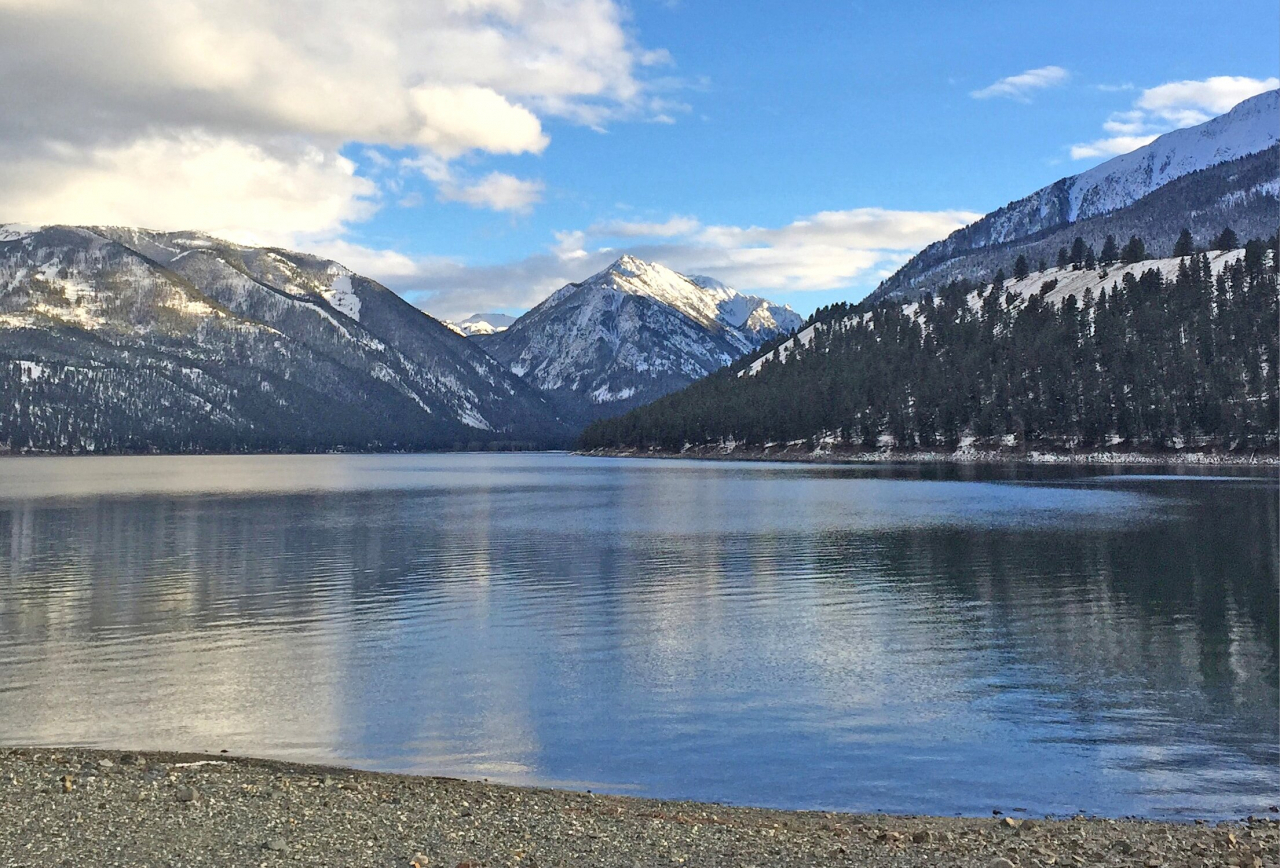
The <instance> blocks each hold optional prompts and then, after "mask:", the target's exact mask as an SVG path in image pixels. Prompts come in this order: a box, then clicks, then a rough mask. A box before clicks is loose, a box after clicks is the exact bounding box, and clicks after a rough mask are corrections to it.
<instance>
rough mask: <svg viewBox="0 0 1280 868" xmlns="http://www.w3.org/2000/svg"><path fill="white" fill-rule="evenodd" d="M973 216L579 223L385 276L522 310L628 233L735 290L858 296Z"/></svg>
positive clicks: (590, 267) (448, 312) (846, 214)
mask: <svg viewBox="0 0 1280 868" xmlns="http://www.w3.org/2000/svg"><path fill="white" fill-rule="evenodd" d="M980 216H981V215H980V214H976V213H973V212H969V211H889V210H886V209H881V208H858V209H853V210H849V211H824V212H821V213H818V214H815V215H812V216H810V217H806V218H804V219H802V220H796V221H793V222H791V223H788V224H786V225H784V226H779V227H761V226H747V227H740V226H725V225H713V226H704V225H703V224H701V223H700V222H699V221H697V220H695V219H694V218H692V217H673V218H671V219H669V220H666V221H663V222H653V223H635V222H625V221H612V222H602V223H598V224H596V225H594V226H592V227H590V228H589V229H587V230H585V231H584V230H573V231H566V232H560V233H557V234H556V241H555V244H554V245H552V247H551V248H550V250H549V251H548V252H546V253H540V254H537V255H534V256H530V257H527V258H525V259H522V260H519V261H517V262H512V263H508V264H504V265H496V266H484V267H467V266H466V265H465V264H463V263H460V262H455V261H442V260H433V261H430V262H424V263H421V264H420V267H419V268H418V270H417V271H416V273H415V274H413V275H403V274H401V275H389V276H386V281H385V282H387V283H388V285H390V286H393V287H394V288H396V289H398V290H399V291H401V292H403V293H405V294H406V295H407V296H409V297H410V298H412V299H414V300H415V301H416V302H417V303H419V304H420V305H421V306H422V307H423V308H425V309H426V310H427V311H429V312H430V313H432V314H433V315H436V316H441V317H445V318H449V319H456V318H459V317H464V316H467V315H468V314H472V313H475V312H476V311H483V310H494V309H508V310H510V309H522V308H528V307H531V306H533V305H535V304H537V303H538V302H539V301H541V300H542V299H544V298H546V297H547V296H548V295H550V294H551V293H552V292H554V291H555V290H557V289H559V288H560V287H561V286H563V285H564V284H566V283H569V282H572V281H578V280H582V279H584V278H586V277H588V276H590V275H591V274H593V273H594V272H596V271H598V270H600V269H601V268H604V267H605V266H607V265H608V264H609V263H610V262H612V261H613V260H614V259H616V258H617V257H618V256H619V255H620V254H621V253H622V252H623V249H621V248H617V247H614V246H611V245H609V244H603V245H602V244H601V243H600V242H601V241H606V242H607V241H608V240H609V239H615V238H619V237H628V238H632V239H635V240H634V241H633V243H631V244H628V245H627V247H626V248H625V251H626V252H629V253H632V254H634V255H636V256H640V257H642V258H644V259H651V260H655V261H658V262H662V263H663V264H665V265H667V266H670V267H671V268H674V269H676V270H677V271H681V272H684V273H686V274H709V275H712V276H714V277H716V278H719V279H721V280H723V281H724V282H725V283H728V284H730V285H732V286H735V287H737V288H738V289H742V290H749V291H756V292H762V293H765V294H768V293H770V292H794V291H805V290H828V289H849V290H850V291H851V294H852V295H853V296H855V297H856V295H857V293H858V290H861V291H863V292H865V291H869V290H870V289H872V288H873V286H874V284H875V283H876V282H878V281H879V280H880V279H881V278H882V277H883V276H884V275H885V273H887V272H891V271H892V270H893V269H895V268H896V267H897V266H898V265H900V264H901V263H902V262H904V261H906V260H907V259H908V258H909V257H910V256H911V255H912V254H913V253H915V252H916V251H917V250H919V249H920V248H922V247H924V246H925V245H927V244H929V243H930V242H933V241H936V240H938V239H939V238H942V237H945V236H946V235H948V234H949V233H951V232H952V231H954V230H956V229H958V228H960V227H961V226H964V225H965V224H967V223H970V222H972V221H974V220H976V219H978V218H979V217H980Z"/></svg>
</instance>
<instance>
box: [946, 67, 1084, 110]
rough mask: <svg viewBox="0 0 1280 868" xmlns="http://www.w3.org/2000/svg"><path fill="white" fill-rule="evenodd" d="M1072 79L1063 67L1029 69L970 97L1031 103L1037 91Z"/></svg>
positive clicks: (975, 92) (977, 91)
mask: <svg viewBox="0 0 1280 868" xmlns="http://www.w3.org/2000/svg"><path fill="white" fill-rule="evenodd" d="M1070 77H1071V74H1070V73H1069V72H1067V71H1066V70H1065V69H1063V68H1062V67H1061V66H1042V67H1040V68H1039V69H1028V70H1027V71H1026V72H1020V73H1018V74H1017V75H1011V76H1009V77H1007V78H1002V79H1000V80H999V81H997V82H995V83H994V84H989V85H987V86H986V87H984V88H982V89H981V90H975V91H970V92H969V96H971V97H973V98H974V99H991V98H992V97H1005V98H1007V99H1016V100H1018V101H1020V102H1029V101H1030V99H1031V94H1032V93H1034V92H1035V91H1037V90H1044V89H1045V88H1047V87H1055V86H1057V85H1060V84H1066V82H1067V79H1069V78H1070Z"/></svg>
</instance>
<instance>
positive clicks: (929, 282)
mask: <svg viewBox="0 0 1280 868" xmlns="http://www.w3.org/2000/svg"><path fill="white" fill-rule="evenodd" d="M1278 138H1280V91H1274V90H1273V91H1268V92H1266V93H1263V94H1259V95H1258V96H1255V97H1252V98H1250V99H1247V100H1245V101H1244V102H1242V103H1240V104H1239V105H1237V106H1236V107H1235V108H1233V109H1232V110H1231V111H1229V112H1227V113H1226V114H1224V115H1221V116H1219V117H1216V118H1213V119H1212V120H1209V121H1207V122H1205V123H1203V124H1200V125H1199V126H1194V127H1189V128H1187V129H1181V130H1175V131H1173V132H1171V133H1166V134H1165V135H1163V136H1160V137H1159V138H1157V139H1156V140H1155V141H1153V142H1151V143H1150V144H1148V145H1146V146H1145V147H1142V148H1138V149H1137V150H1135V151H1132V152H1130V153H1128V154H1123V155H1121V156H1118V157H1115V158H1114V159H1111V160H1108V161H1106V162H1104V163H1102V164H1100V165H1098V166H1095V167H1094V168H1092V169H1089V170H1088V171H1086V172H1082V173H1081V174H1079V175H1073V176H1071V177H1068V178H1063V179H1061V180H1059V181H1056V182H1054V183H1053V184H1050V185H1049V186H1047V187H1044V188H1042V189H1040V190H1037V191H1036V192H1034V193H1032V194H1031V195H1030V196H1027V197H1025V198H1023V199H1019V200H1018V201H1016V202H1011V203H1009V204H1008V205H1006V206H1004V207H1003V208H1000V209H998V210H996V211H993V212H992V213H990V214H988V215H986V216H985V217H983V218H982V219H980V220H978V221H976V222H974V223H971V224H970V225H968V226H966V227H964V228H963V229H958V230H956V231H955V232H953V233H952V234H951V235H949V236H948V237H947V238H945V239H943V240H942V241H938V242H936V243H934V244H931V245H929V246H928V247H926V248H925V249H924V250H922V251H921V252H920V253H919V254H917V255H916V256H914V257H912V258H911V259H910V260H909V261H908V262H907V263H906V264H905V265H903V266H902V268H900V269H899V270H898V271H897V272H896V273H895V274H894V275H893V276H892V277H890V278H888V279H887V280H885V281H884V282H883V283H882V284H881V285H880V286H879V287H878V288H877V289H876V291H875V292H873V293H872V294H871V296H869V301H872V302H876V301H880V300H883V299H886V298H891V297H894V296H904V297H911V296H914V295H918V294H919V293H921V292H924V291H929V290H936V289H937V288H938V287H940V286H943V285H945V284H946V283H948V282H950V281H952V280H957V279H962V278H963V279H969V280H990V279H991V277H992V275H994V273H995V270H996V269H997V268H999V267H1001V266H1006V267H1007V265H1008V264H1009V263H1011V262H1013V260H1014V259H1015V258H1016V257H1017V256H1018V255H1019V254H1020V253H1021V254H1023V255H1025V256H1027V258H1028V260H1029V261H1030V262H1032V263H1036V262H1038V261H1040V260H1044V261H1046V262H1049V263H1052V262H1053V261H1054V256H1055V254H1056V252H1057V249H1058V248H1059V247H1060V246H1063V245H1064V244H1066V245H1070V243H1071V241H1072V239H1074V238H1075V237H1076V236H1077V235H1080V236H1082V237H1084V239H1085V241H1086V242H1089V243H1091V244H1093V245H1095V247H1097V248H1101V246H1102V242H1103V239H1104V238H1105V236H1106V235H1107V234H1114V235H1116V236H1117V237H1119V238H1120V239H1121V240H1122V241H1123V240H1124V239H1125V238H1128V237H1129V235H1134V234H1136V235H1140V236H1143V237H1145V238H1146V239H1147V243H1148V245H1149V246H1150V250H1151V252H1153V253H1156V254H1159V255H1166V254H1168V253H1170V252H1171V251H1172V245H1173V240H1174V239H1176V238H1177V236H1178V232H1179V231H1180V229H1181V228H1183V227H1186V228H1189V229H1190V230H1191V232H1192V235H1193V236H1194V238H1195V240H1196V241H1197V242H1199V243H1201V244H1207V243H1208V242H1209V241H1210V240H1212V239H1213V238H1214V237H1216V235H1217V234H1218V232H1220V231H1221V230H1222V228H1223V227H1224V226H1228V225H1230V226H1232V227H1233V228H1234V229H1235V230H1236V232H1237V233H1238V234H1239V235H1240V237H1242V238H1250V237H1261V236H1265V235H1270V234H1271V233H1273V232H1274V231H1275V229H1276V225H1277V220H1280V199H1278V198H1277V197H1278V196H1280V181H1278V180H1277V176H1280V147H1278V146H1277V140H1278Z"/></svg>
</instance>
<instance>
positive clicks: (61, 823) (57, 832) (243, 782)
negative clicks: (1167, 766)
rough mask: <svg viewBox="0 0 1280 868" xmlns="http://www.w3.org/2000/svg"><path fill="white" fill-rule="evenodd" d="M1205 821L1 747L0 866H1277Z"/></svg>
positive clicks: (1262, 835)
mask: <svg viewBox="0 0 1280 868" xmlns="http://www.w3.org/2000/svg"><path fill="white" fill-rule="evenodd" d="M1277 817H1280V814H1270V815H1268V816H1267V817H1265V818H1251V819H1250V820H1248V821H1245V822H1241V823H1222V824H1218V825H1207V824H1199V823H1196V824H1192V823H1186V824H1181V823H1156V822H1145V821H1131V820H1124V821H1117V820H1100V819H1083V818H1073V819H1067V820H1039V819H1015V818H1012V817H989V818H979V819H972V818H970V819H960V818H955V819H952V818H937V817H893V816H880V815H865V816H855V815H850V814H834V813H819V812H797V811H773V810H762V809H756V808H730V807H725V806H723V805H709V804H696V803H692V802H664V801H654V800H650V799H637V798H624V797H617V796H601V795H592V794H590V793H579V792H566V791H558V790H543V789H528V788H520V787H509V786H499V785H495V784H488V783H482V782H475V781H461V780H453V779H446V778H428V777H410V776H404V775H390V774H376V773H369V772H361V771H354V770H351V769H338V768H327V767H321V766H306V765H297V764H293V763H283V762H274V761H268V760H254V759H238V758H230V757H226V756H206V755H187V754H159V753H156V754H129V753H121V752H118V751H92V750H83V749H66V750H52V749H8V750H0V866H33V868H34V866H54V865H77V866H79V865H91V866H94V868H105V866H130V868H150V866H176V865H182V866H192V865H210V866H215V865H216V866H285V865H315V866H344V868H345V866H353V868H356V866H372V868H392V866H398V868H413V866H416V868H428V866H430V868H437V866H444V868H461V866H467V868H482V866H483V868H497V866H524V868H533V866H541V868H547V866H619V868H621V866H626V868H636V866H642V868H644V866H674V865H682V866H715V868H727V866H811V865H834V866H854V865H856V866H870V868H881V866H925V865H930V866H932V865H947V866H957V868H1030V866H1050V865H1054V866H1058V865H1067V866H1082V865H1114V866H1119V865H1126V866H1144V868H1147V866H1149V868H1156V866H1204V868H1208V866H1229V865H1238V866H1255V868H1259V866H1276V865H1277V864H1280V863H1278V860H1277V853H1278V852H1280V821H1278V820H1277V819H1276V818H1277Z"/></svg>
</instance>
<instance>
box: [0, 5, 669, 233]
mask: <svg viewBox="0 0 1280 868" xmlns="http://www.w3.org/2000/svg"><path fill="white" fill-rule="evenodd" d="M625 16H626V12H625V10H624V9H623V7H622V6H621V4H620V3H618V2H615V0H365V2H362V3H361V4H359V9H358V10H355V7H353V6H352V5H351V4H350V3H349V2H347V0H312V2H308V3H306V4H305V9H303V8H301V7H299V6H297V4H293V3H262V2H258V0H184V2H173V0H113V2H111V3H102V2H99V0H47V2H37V0H0V80H2V81H3V82H4V87H3V88H0V166H2V167H3V169H2V170H0V203H3V206H2V207H3V208H4V215H3V219H12V220H25V221H29V222H32V221H35V220H54V221H57V222H67V223H79V222H90V221H95V220H99V219H101V217H102V216H103V215H117V216H116V217H114V218H113V219H116V220H120V221H124V220H127V221H129V222H136V223H140V224H144V225H149V226H153V227H156V228H197V229H207V230H214V231H220V232H223V233H224V234H227V235H232V236H236V237H247V236H264V235H269V234H274V235H279V234H281V233H285V232H289V231H294V232H296V233H298V234H301V235H307V234H313V233H315V232H323V231H328V232H329V233H331V234H335V233H340V232H341V231H342V227H343V225H344V223H345V222H347V221H350V220H354V219H360V218H361V217H362V216H367V215H368V213H369V211H370V209H371V208H372V207H373V206H374V205H375V204H376V199H375V197H374V196H372V192H373V191H372V190H371V189H370V188H369V185H368V183H367V182H363V181H360V180H359V179H358V178H354V177H353V174H352V170H351V166H350V164H349V163H348V162H347V161H345V160H343V158H342V157H340V156H339V150H340V148H342V147H343V146H344V145H345V144H348V143H362V144H363V145H365V146H367V149H368V152H369V153H378V150H377V146H387V147H391V148H411V149H416V150H418V151H419V152H420V153H421V154H422V155H424V156H430V157H432V158H434V159H438V160H444V161H448V160H454V159H456V158H457V157H459V156H460V155H462V154H465V153H472V154H481V155H482V154H520V153H538V152H541V151H542V150H543V149H545V148H546V147H547V144H548V136H547V134H546V132H545V130H544V129H543V119H544V118H546V117H549V116H561V117H565V118H568V119H570V120H574V121H578V122H589V123H592V124H594V125H597V126H598V125H600V124H603V123H606V122H608V121H609V120H612V119H614V118H619V117H630V116H647V115H656V114H659V113H660V111H659V110H658V108H657V107H658V105H659V100H658V99H657V98H656V97H655V96H654V94H653V93H651V92H650V91H649V89H648V88H647V87H646V85H645V84H644V83H642V82H641V81H640V80H639V79H638V77H637V75H638V74H639V73H638V71H639V70H640V69H642V68H644V67H646V66H652V65H655V64H661V63H663V62H665V61H666V60H667V59H668V58H667V57H666V55H665V54H664V53H663V52H662V51H661V50H657V51H650V50H645V49H643V48H641V47H640V46H638V45H636V44H635V42H634V40H633V39H632V38H631V37H630V36H629V35H628V32H627V27H626V21H625ZM134 158H136V159H139V160H141V161H142V162H141V163H139V164H136V165H135V164H133V163H131V162H130V160H131V159H134ZM219 161H221V168H222V169H223V170H225V171H223V172H221V173H220V174H218V175H216V176H214V177H215V178H216V181H211V180H210V179H209V178H208V177H206V176H204V175H203V174H202V173H201V172H198V171H195V170H194V168H193V167H196V166H203V167H205V168H210V167H212V166H213V165H214V163H217V162H219ZM188 162H190V165H186V164H187V163H188ZM374 162H375V163H376V162H377V160H374ZM143 166H146V167H148V169H147V170H145V171H144V169H143V168H142V167H143ZM237 168H240V169H245V170H247V171H248V172H249V175H248V176H247V178H246V180H245V182H244V183H242V182H241V181H239V180H237V179H236V178H235V177H233V175H232V174H231V171H232V170H233V169H237ZM153 173H154V174H153ZM156 177H160V178H163V179H164V181H165V183H166V184H168V185H169V186H168V188H167V189H164V190H161V189H159V188H160V187H161V186H163V185H162V184H160V183H157V182H156V181H155V178H156ZM506 177H508V176H501V177H498V178H493V179H492V180H491V179H489V178H484V179H481V180H480V181H479V182H476V184H471V185H460V186H458V187H457V188H456V189H453V190H451V191H450V195H451V197H452V198H456V199H460V200H461V201H467V202H471V201H473V200H475V201H476V202H478V203H481V204H487V205H494V204H495V203H496V206H497V207H507V208H511V207H517V208H518V207H528V206H529V205H530V204H531V203H532V202H533V201H534V200H535V199H536V196H535V195H534V194H535V193H536V190H535V187H536V182H527V181H526V182H517V183H513V181H514V180H515V179H512V180H503V178H506ZM249 179H251V181H252V183H250V182H249ZM220 188H222V189H221V190H220ZM131 192H132V195H130V193H131ZM453 194H456V195H453ZM246 197H247V198H246ZM520 203H524V204H520ZM28 209H29V210H28ZM237 212H239V215H240V216H239V217H237V216H236V214H237ZM292 221H296V223H295V222H292Z"/></svg>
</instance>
